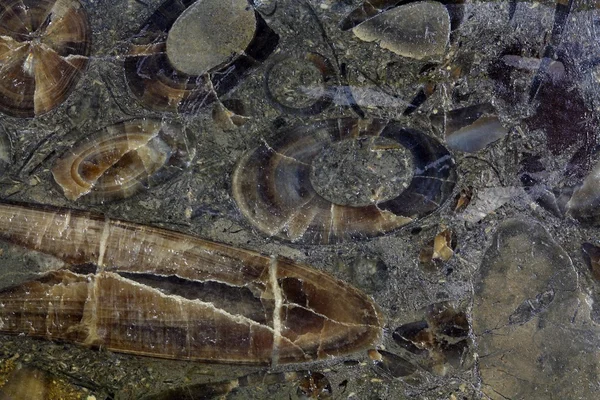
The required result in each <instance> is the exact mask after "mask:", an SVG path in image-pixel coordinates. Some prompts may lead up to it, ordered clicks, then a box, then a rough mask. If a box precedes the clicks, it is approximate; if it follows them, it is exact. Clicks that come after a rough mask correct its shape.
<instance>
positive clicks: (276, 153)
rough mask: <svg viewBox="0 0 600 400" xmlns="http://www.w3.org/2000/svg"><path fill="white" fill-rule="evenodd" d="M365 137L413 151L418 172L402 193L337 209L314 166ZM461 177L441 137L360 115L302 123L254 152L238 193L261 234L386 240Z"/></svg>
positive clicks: (237, 180)
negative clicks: (316, 181)
mask: <svg viewBox="0 0 600 400" xmlns="http://www.w3.org/2000/svg"><path fill="white" fill-rule="evenodd" d="M363 136H374V137H382V138H387V139H391V140H393V141H394V142H397V143H398V144H399V145H400V146H402V147H404V148H406V149H407V150H409V152H410V154H411V156H412V158H413V160H412V165H413V171H412V176H411V180H410V184H408V187H407V188H406V189H405V190H404V191H402V192H401V193H400V194H399V195H398V196H396V197H394V198H392V199H390V200H386V201H383V202H380V203H375V202H374V203H372V204H369V205H366V206H362V207H353V206H349V205H341V204H335V203H332V202H331V201H329V200H327V199H325V198H324V197H323V196H321V195H320V194H319V193H317V191H316V190H315V189H314V187H313V185H312V183H311V179H310V176H311V168H313V166H312V162H313V160H314V159H315V157H317V156H318V155H319V154H320V153H321V152H322V151H323V149H324V148H325V147H326V146H328V145H330V144H331V143H334V142H339V141H342V140H347V139H353V138H358V137H363ZM456 180H457V173H456V169H455V165H454V160H453V159H452V156H451V155H450V153H449V152H448V150H447V149H446V148H445V147H444V146H443V145H442V144H441V143H439V142H438V141H437V140H436V139H434V138H432V137H430V136H427V135H425V134H424V133H422V132H419V131H416V130H413V129H406V128H403V127H402V126H401V125H400V124H399V123H398V122H395V121H387V120H381V119H374V120H371V121H364V120H362V121H361V120H358V119H354V118H344V119H331V120H325V121H321V122H317V123H314V124H312V125H300V126H297V127H295V128H292V129H291V130H290V131H287V132H282V137H281V139H280V140H278V141H277V142H275V143H273V144H267V143H265V144H263V145H261V146H259V147H258V148H256V149H254V150H252V151H250V152H249V153H247V154H246V155H245V156H244V157H243V158H242V160H241V161H240V163H239V164H238V166H237V168H236V170H235V172H234V175H233V185H232V186H233V196H234V198H235V200H236V202H237V204H238V207H239V208H240V210H241V212H242V214H244V216H245V217H246V218H248V220H249V221H250V222H251V223H252V225H253V226H255V227H256V228H258V229H259V230H260V231H261V232H263V233H265V234H267V235H269V236H276V237H279V238H281V239H285V240H290V241H294V242H302V243H307V244H330V243H338V242H343V241H347V240H353V239H361V238H368V237H373V236H378V235H382V234H385V233H387V232H390V231H392V230H394V229H397V228H399V227H401V226H404V225H407V224H409V223H411V222H413V221H415V220H417V219H420V218H423V217H425V216H427V215H429V214H431V213H433V212H434V211H436V210H437V209H438V208H439V207H440V206H441V205H442V204H443V203H444V202H445V201H446V200H448V199H449V197H450V195H451V194H452V190H453V189H454V185H455V183H456Z"/></svg>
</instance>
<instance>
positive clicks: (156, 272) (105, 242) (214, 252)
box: [0, 204, 383, 364]
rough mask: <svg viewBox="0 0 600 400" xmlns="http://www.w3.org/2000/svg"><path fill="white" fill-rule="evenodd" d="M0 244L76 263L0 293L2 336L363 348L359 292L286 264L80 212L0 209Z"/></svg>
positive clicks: (261, 348) (292, 354)
mask: <svg viewBox="0 0 600 400" xmlns="http://www.w3.org/2000/svg"><path fill="white" fill-rule="evenodd" d="M0 238H1V239H4V240H7V241H10V242H13V243H16V244H19V245H22V246H25V247H27V248H29V249H32V250H36V251H40V252H44V253H47V254H51V255H53V256H55V257H58V258H60V259H62V260H64V261H65V262H68V263H71V264H73V265H79V266H80V267H79V268H77V267H75V268H73V269H72V270H59V271H54V272H51V273H49V274H47V275H45V276H42V277H41V278H39V279H37V280H34V281H29V282H26V283H24V284H22V285H19V286H16V287H12V288H8V289H4V290H2V291H0V331H2V332H6V333H12V334H26V335H30V336H35V337H41V338H47V339H61V340H69V341H73V342H76V343H81V344H86V345H96V346H102V347H105V348H107V349H110V350H114V351H118V352H124V353H132V354H140V355H148V356H155V357H165V358H176V359H187V360H206V361H216V362H234V363H252V364H269V363H272V364H277V363H294V362H304V361H311V360H315V359H322V358H326V357H329V356H336V355H341V354H348V353H352V352H355V351H358V350H362V349H364V348H366V347H368V346H371V345H372V344H373V343H374V342H375V341H377V340H378V339H379V337H380V335H381V331H382V324H383V322H382V319H381V315H380V313H379V311H378V308H377V307H376V305H375V304H374V303H373V302H372V301H371V299H369V298H368V297H367V296H366V295H365V294H364V293H362V292H360V291H359V290H357V289H355V288H354V287H352V286H350V285H347V284H346V283H344V282H341V281H339V280H337V279H335V278H333V277H331V276H329V275H327V274H325V273H323V272H320V271H317V270H315V269H312V268H310V267H307V266H304V265H300V264H297V263H295V262H293V261H291V260H288V259H283V258H277V257H267V256H264V255H261V254H258V253H255V252H252V251H248V250H243V249H238V248H233V247H230V246H226V245H222V244H219V243H214V242H209V241H205V240H202V239H198V238H195V237H192V236H188V235H185V234H182V233H178V232H174V231H169V230H165V229H159V228H154V227H150V226H142V225H137V224H133V223H128V222H122V221H116V220H110V219H108V218H104V217H101V216H94V215H91V214H88V213H83V212H77V211H68V210H56V209H52V210H50V209H36V208H31V207H26V206H24V205H17V204H0Z"/></svg>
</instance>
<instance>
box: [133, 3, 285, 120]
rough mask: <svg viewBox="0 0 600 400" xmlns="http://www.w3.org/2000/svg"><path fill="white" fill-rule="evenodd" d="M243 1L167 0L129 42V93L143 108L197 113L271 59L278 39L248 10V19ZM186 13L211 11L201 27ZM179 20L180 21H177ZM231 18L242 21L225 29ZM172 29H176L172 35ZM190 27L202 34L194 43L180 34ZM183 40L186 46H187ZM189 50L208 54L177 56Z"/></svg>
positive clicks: (255, 14) (248, 5) (200, 13)
mask: <svg viewBox="0 0 600 400" xmlns="http://www.w3.org/2000/svg"><path fill="white" fill-rule="evenodd" d="M241 3H246V1H242V0H235V1H233V2H231V5H230V4H229V2H225V3H219V2H216V1H214V0H206V1H204V0H198V1H196V2H194V1H191V0H184V1H178V0H167V1H165V2H164V3H163V4H162V5H161V6H160V7H159V8H158V9H157V10H156V11H155V12H154V14H152V15H151V16H150V18H149V19H148V20H147V21H146V22H145V23H144V24H143V25H142V27H141V28H140V31H139V34H138V35H136V37H135V38H134V39H133V40H132V45H131V46H130V49H129V53H128V55H127V58H126V60H125V78H126V79H127V84H128V86H129V89H130V90H131V93H132V94H133V95H134V96H135V97H136V98H138V99H139V100H140V102H141V103H142V105H143V106H144V107H146V108H149V109H152V110H157V111H173V112H175V111H179V112H193V111H195V110H198V109H199V108H202V107H204V106H207V105H209V104H211V103H212V102H214V101H215V100H216V99H217V98H218V97H219V96H221V95H223V94H225V93H227V92H229V91H230V90H231V89H233V88H234V87H235V86H237V85H238V84H239V83H240V81H241V80H242V79H243V78H244V77H245V76H246V75H247V74H248V73H250V71H252V69H254V68H256V67H257V66H258V65H260V64H261V63H262V62H263V61H265V60H266V59H267V58H268V57H269V55H270V54H271V53H272V52H273V51H274V50H275V48H276V47H277V44H278V43H279V36H278V35H277V34H276V33H275V32H273V30H271V28H269V26H268V25H267V23H266V22H265V20H264V19H263V18H262V17H261V16H260V14H258V13H257V12H255V11H250V13H251V14H253V15H252V18H249V17H248V10H247V8H248V7H250V8H251V5H250V4H249V3H247V4H246V6H245V7H240V4H241ZM188 10H189V11H188ZM186 13H187V14H191V16H192V17H193V16H194V15H203V14H204V13H209V14H208V15H211V18H207V21H205V22H206V23H205V24H204V26H203V27H197V26H195V25H194V24H193V22H194V21H195V20H196V19H197V18H186V15H187V14H186ZM188 17H189V15H188ZM179 18H183V19H184V21H183V22H182V20H179V22H178V19H179ZM231 18H234V19H237V20H239V21H241V22H242V23H241V24H230V25H227V29H226V30H225V26H224V25H223V24H222V23H221V24H220V23H219V21H223V20H224V19H231ZM249 19H250V20H253V21H254V23H249V22H248V20H249ZM186 20H187V22H186ZM186 26H187V27H186ZM171 29H174V30H175V32H174V36H173V35H171V34H170V31H171ZM188 29H191V30H192V31H194V32H196V33H200V34H201V35H202V39H201V40H200V41H199V42H198V40H197V37H195V36H194V40H193V41H192V40H189V38H190V37H192V36H189V37H186V36H188V35H186V34H185V33H184V31H185V30H188ZM198 30H199V31H201V32H199V31H198ZM224 30H225V31H224ZM216 32H218V34H216ZM240 32H243V33H240ZM248 37H250V38H251V40H250V41H249V43H247V45H246V42H247V40H245V39H244V38H248ZM224 38H230V39H231V40H229V41H228V40H225V41H223V39H224ZM184 40H187V42H188V43H187V44H185V45H184V44H182V42H183V41H184ZM232 41H233V42H234V43H233V45H232V43H231V42H232ZM235 44H237V47H236V46H235ZM189 46H194V47H196V48H199V47H202V48H204V49H205V51H208V50H209V49H211V51H212V54H210V55H203V53H202V52H201V53H200V54H196V55H193V56H185V55H181V54H179V52H180V51H188V50H187V49H186V47H189ZM169 47H171V49H169ZM225 47H226V48H225ZM176 54H177V55H176ZM225 54H228V56H225ZM215 63H216V64H215ZM178 68H182V69H183V70H180V69H178Z"/></svg>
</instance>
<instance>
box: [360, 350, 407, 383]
mask: <svg viewBox="0 0 600 400" xmlns="http://www.w3.org/2000/svg"><path fill="white" fill-rule="evenodd" d="M369 358H371V360H372V361H373V363H374V364H375V365H376V366H377V367H379V368H381V369H382V370H383V371H385V372H387V373H388V374H390V375H391V376H393V377H395V378H401V377H405V376H409V375H411V374H413V373H414V372H415V371H417V367H416V366H415V365H414V364H412V363H411V362H410V361H408V360H407V359H405V358H404V357H401V356H399V355H398V354H394V353H390V352H389V351H385V350H375V349H371V350H369Z"/></svg>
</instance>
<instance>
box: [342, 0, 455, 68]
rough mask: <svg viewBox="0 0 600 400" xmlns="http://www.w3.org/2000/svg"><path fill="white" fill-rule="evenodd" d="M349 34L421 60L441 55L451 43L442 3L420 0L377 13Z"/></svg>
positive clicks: (447, 20) (447, 17)
mask: <svg viewBox="0 0 600 400" xmlns="http://www.w3.org/2000/svg"><path fill="white" fill-rule="evenodd" d="M352 32H354V34H355V35H356V37H358V38H359V39H360V40H364V41H365V42H377V43H379V45H380V46H381V47H382V48H384V49H387V50H390V51H392V52H394V53H396V54H398V55H401V56H404V57H410V58H415V59H418V60H420V59H422V58H425V57H431V56H439V55H441V54H444V52H445V51H446V47H447V45H448V42H449V40H450V15H449V13H448V10H447V9H446V7H445V6H444V5H443V4H441V3H438V2H433V1H419V2H416V3H410V4H404V5H401V6H398V7H395V8H392V9H391V10H387V11H385V12H383V13H380V14H378V15H376V16H375V17H373V18H370V19H368V20H366V21H365V22H363V23H361V24H359V25H358V26H356V27H355V28H353V29H352Z"/></svg>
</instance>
